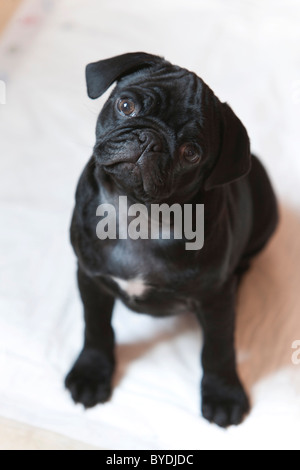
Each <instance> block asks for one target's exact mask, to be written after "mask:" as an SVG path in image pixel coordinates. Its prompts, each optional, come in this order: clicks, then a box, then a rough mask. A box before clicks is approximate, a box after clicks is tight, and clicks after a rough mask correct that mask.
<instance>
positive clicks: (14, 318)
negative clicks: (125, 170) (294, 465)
mask: <svg viewBox="0 0 300 470" xmlns="http://www.w3.org/2000/svg"><path fill="white" fill-rule="evenodd" d="M40 12H44V13H41V14H40ZM35 15H37V16H38V22H37V23H38V24H37V25H36V29H34V28H33V29H32V30H29V29H28V28H29V27H30V24H31V23H35V21H34V16H35ZM24 17H27V22H26V21H25V23H24V22H23V23H22V18H23V19H24ZM28 17H29V21H28ZM30 17H31V19H32V17H33V21H30ZM299 22H300V5H299V1H298V0H295V1H293V0H284V1H279V0H243V1H240V0H239V1H237V0H226V2H225V1H222V0H209V1H204V0H185V1H179V0H152V1H151V2H145V1H141V0H126V1H124V0H107V1H105V0H60V1H51V0H49V1H38V0H32V1H31V0H28V1H27V2H25V6H24V7H23V10H22V11H21V13H19V15H18V17H16V18H15V22H14V24H13V25H12V27H11V29H10V31H7V34H6V36H4V37H3V38H2V40H1V41H2V42H1V41H0V72H1V73H0V79H4V78H5V81H6V82H7V104H6V105H0V148H1V157H0V201H1V202H0V220H1V228H0V269H1V271H0V414H1V415H3V416H5V417H9V418H14V419H17V420H20V421H23V422H27V423H31V424H33V425H36V426H39V427H42V428H45V429H50V430H54V431H57V432H59V433H61V434H65V435H68V436H71V437H73V438H75V439H77V440H82V441H85V442H87V443H90V444H93V445H96V446H100V447H104V448H109V449H115V448H121V449H127V448H133V449H142V448H144V449H145V448H151V449H165V448H167V449H191V448H196V449H202V448H204V449H219V448H227V449H229V448H232V449H237V448H290V447H299V444H298V443H299V437H298V435H297V433H298V429H299V423H300V419H299V418H300V409H299V405H300V402H299V395H298V394H297V393H296V391H295V389H294V388H293V387H292V386H291V385H290V375H291V374H293V373H294V371H291V370H290V369H289V370H283V371H279V372H278V373H277V374H276V375H274V376H273V377H269V378H268V379H265V380H263V381H262V382H261V383H258V384H256V386H255V388H254V390H253V391H252V398H253V400H254V408H253V411H252V414H251V415H250V417H249V418H248V419H247V420H246V422H245V423H244V424H243V425H242V426H241V427H239V428H234V429H230V430H229V431H223V430H220V429H218V428H217V427H215V426H211V425H209V424H208V423H206V421H204V420H203V419H202V418H201V417H200V395H199V384H200V378H201V370H200V366H199V363H200V359H199V358H200V356H199V353H200V344H201V332H200V330H198V327H197V325H196V322H195V321H194V319H192V318H187V319H185V318H181V319H174V320H173V319H172V320H153V319H150V318H148V317H143V316H137V315H134V314H132V313H128V312H127V311H125V309H124V308H121V307H120V308H118V311H117V312H116V315H115V319H114V323H115V326H116V332H117V339H118V343H119V347H118V349H117V355H118V360H119V368H118V372H117V377H116V388H115V392H114V395H113V398H112V401H111V402H110V403H108V404H106V405H105V406H102V407H97V408H96V409H94V410H91V411H89V412H84V411H83V410H82V409H81V408H80V407H75V406H74V405H73V404H72V402H71V400H70V398H69V395H68V393H67V392H65V390H64V388H63V378H64V375H65V373H66V372H67V371H68V368H69V367H70V365H71V363H72V361H73V359H75V356H76V354H77V353H78V352H79V349H80V347H81V342H82V328H83V324H82V318H81V316H82V314H81V304H80V302H79V299H78V294H77V288H76V282H75V258H74V256H73V254H72V251H71V248H70V245H69V241H68V226H69V221H70V217H71V211H72V206H73V199H74V191H75V186H76V182H77V179H78V177H79V174H80V171H81V169H82V168H83V166H84V165H85V163H86V161H87V160H88V158H89V157H90V155H91V152H92V147H93V145H94V128H95V122H96V118H97V114H98V113H99V111H100V108H101V104H102V103H103V100H102V101H101V100H100V101H96V102H91V101H89V100H88V98H87V96H86V90H85V82H84V68H85V65H86V64H87V63H88V62H90V61H95V60H98V59H102V58H107V57H110V56H113V55H117V54H119V53H123V52H129V51H137V50H140V51H146V52H150V53H154V54H159V55H163V56H165V57H166V58H167V59H168V60H170V61H171V62H174V63H176V64H178V65H181V66H183V67H187V68H189V69H191V70H193V71H195V72H197V73H198V74H199V75H200V76H201V77H202V78H203V79H204V80H205V81H206V82H207V83H208V84H209V86H210V87H211V88H212V89H213V90H214V91H215V93H216V94H217V96H219V97H220V98H221V99H222V100H224V101H227V102H228V103H229V104H230V105H231V106H232V107H233V109H234V110H235V111H236V113H237V114H238V116H239V117H240V118H241V119H242V121H243V122H244V124H245V125H246V127H247V129H248V131H249V134H250V137H251V141H252V147H253V150H254V151H255V152H256V153H258V154H259V155H260V157H261V159H262V161H263V162H264V163H265V165H266V167H267V169H268V171H269V173H270V175H271V177H272V179H273V182H274V185H275V187H276V190H277V193H278V194H279V196H280V198H281V201H285V203H288V204H289V205H291V206H293V207H294V210H295V211H298V212H299V211H300V192H299V182H300V179H299V177H300V155H299V147H300V126H299V124H300V53H299V52H300V51H299V45H300V28H299ZM296 262H297V260H295V263H296ZM295 339H300V338H295ZM297 373H298V374H299V369H298V371H297Z"/></svg>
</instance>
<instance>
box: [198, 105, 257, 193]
mask: <svg viewBox="0 0 300 470" xmlns="http://www.w3.org/2000/svg"><path fill="white" fill-rule="evenodd" d="M221 121H222V128H223V131H222V139H221V149H220V152H219V156H218V160H217V162H216V164H215V166H214V167H213V169H212V171H211V173H210V175H209V176H208V179H207V180H206V183H205V189H206V190H209V189H212V188H215V187H217V186H222V185H224V184H228V183H232V182H233V181H236V180H238V179H240V178H242V177H243V176H246V175H247V173H249V171H250V169H251V153H250V140H249V137H248V134H247V131H246V129H245V127H244V126H243V124H242V123H241V121H240V120H239V118H238V117H237V116H236V115H235V114H234V112H233V111H232V109H231V108H230V107H229V106H228V105H227V104H226V103H223V104H221Z"/></svg>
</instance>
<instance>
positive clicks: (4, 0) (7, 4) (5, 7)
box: [0, 0, 22, 34]
mask: <svg viewBox="0 0 300 470" xmlns="http://www.w3.org/2000/svg"><path fill="white" fill-rule="evenodd" d="M21 2H22V0H0V34H1V33H2V32H3V30H4V28H5V27H6V26H7V24H8V22H9V21H10V19H11V17H12V15H13V14H14V13H15V11H16V10H17V8H18V6H19V5H20V4H21Z"/></svg>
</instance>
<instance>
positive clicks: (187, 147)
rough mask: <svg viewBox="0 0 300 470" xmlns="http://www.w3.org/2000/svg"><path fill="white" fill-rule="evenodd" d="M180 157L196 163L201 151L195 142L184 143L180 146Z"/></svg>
mask: <svg viewBox="0 0 300 470" xmlns="http://www.w3.org/2000/svg"><path fill="white" fill-rule="evenodd" d="M180 154H181V157H182V158H183V159H184V161H185V162H187V163H191V164H196V163H200V161H201V158H202V157H201V151H200V149H199V148H198V146H197V145H195V144H184V145H182V146H181V147H180Z"/></svg>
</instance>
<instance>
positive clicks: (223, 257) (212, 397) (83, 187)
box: [66, 53, 278, 427]
mask: <svg viewBox="0 0 300 470" xmlns="http://www.w3.org/2000/svg"><path fill="white" fill-rule="evenodd" d="M86 77H87V86H88V94H89V96H90V98H93V99H95V98H98V97H100V96H101V95H102V94H103V93H104V92H105V91H106V90H107V89H108V88H109V87H110V86H111V85H112V84H113V83H114V82H116V81H117V86H116V87H115V89H114V90H113V92H112V94H111V95H110V97H109V99H108V101H107V102H106V104H105V105H104V107H103V110H102V112H101V114H100V116H99V119H98V123H97V132H96V135H97V141H96V145H95V149H94V153H93V156H92V158H91V160H90V161H89V163H88V164H87V166H86V168H85V170H84V172H83V174H82V176H81V178H80V181H79V185H78V189H77V193H76V207H75V212H74V216H73V221H72V228H71V238H72V244H73V247H74V250H75V253H76V255H77V257H78V283H79V289H80V293H81V297H82V301H83V304H84V313H85V324H86V329H85V341H84V346H83V350H82V352H81V354H80V356H79V358H78V359H77V361H76V363H75V365H74V366H73V368H72V370H71V372H70V373H69V375H68V376H67V378H66V387H67V388H68V389H69V390H70V392H71V394H72V397H73V399H74V401H75V402H76V403H82V404H83V405H84V406H85V407H87V408H88V407H93V406H95V405H97V404H98V403H103V402H105V401H107V400H108V399H109V397H110V394H111V384H112V376H113V373H114V369H115V359H114V332H113V329H112V326H111V320H112V311H113V307H114V302H115V299H116V298H118V299H121V300H122V301H123V302H124V303H125V304H126V305H127V306H128V307H129V308H130V309H132V310H135V311H136V312H141V313H149V314H151V315H155V316H164V315H171V314H176V313H179V312H193V313H194V314H195V315H196V317H197V318H198V320H199V323H200V325H201V326H202V329H203V335H204V347H203V353H202V364H203V371H204V376H203V380H202V413H203V416H204V417H205V418H206V419H207V420H209V421H210V422H213V423H216V424H218V425H219V426H222V427H227V426H229V425H237V424H239V423H241V422H242V420H243V418H244V416H245V414H246V413H248V411H249V401H248V398H247V395H246V393H245V391H244V388H243V386H242V384H241V382H240V380H239V377H238V374H237V369H236V355H235V346H234V337H235V304H236V294H237V288H238V285H239V281H240V279H241V276H242V274H243V273H244V272H245V271H246V270H247V269H248V267H249V262H250V260H251V259H252V257H253V256H254V255H256V254H257V253H258V252H259V251H260V250H262V248H263V247H264V246H265V245H266V243H267V241H268V240H269V238H270V237H271V235H272V234H273V232H274V230H275V228H276V225H277V220H278V213H277V205H276V200H275V196H274V193H273V190H272V187H271V184H270V182H269V179H268V176H267V174H266V172H265V170H264V168H263V166H262V165H261V163H260V162H259V161H258V159H257V158H256V157H254V156H251V153H250V142H249V138H248V135H247V131H246V129H245V127H244V126H243V124H242V123H241V121H240V120H239V119H238V118H237V116H236V115H235V114H234V112H233V111H232V110H231V108H230V107H229V106H228V105H227V104H225V103H221V102H220V101H219V99H218V98H217V97H216V96H215V95H214V93H213V92H212V90H211V89H210V88H209V87H208V86H207V85H206V84H205V83H204V82H203V80H201V79H200V78H199V77H197V76H196V75H195V74H194V73H191V72H189V71H187V70H185V69H182V68H180V67H177V66H174V65H172V64H171V63H169V62H167V61H166V60H164V59H163V58H160V57H157V56H153V55H149V54H145V53H131V54H125V55H121V56H119V57H114V58H112V59H108V60H103V61H100V62H97V63H93V64H90V65H88V67H87V71H86ZM119 196H127V198H128V204H134V203H142V204H144V205H145V206H147V207H150V206H151V204H153V203H160V204H161V203H166V204H174V203H177V204H180V205H184V204H187V203H189V204H192V205H193V206H196V205H197V204H204V205H205V244H204V247H203V249H201V250H198V251H194V250H191V251H188V250H186V241H187V240H186V239H185V238H183V239H182V240H178V239H174V237H172V238H171V239H170V240H165V239H163V237H162V236H160V237H159V239H155V240H152V239H149V240H145V239H137V240H132V239H130V238H127V239H123V238H125V237H123V238H122V237H119V238H118V237H117V238H116V239H111V238H107V239H106V240H100V239H99V238H98V236H97V234H96V228H97V224H98V223H99V217H98V216H97V215H96V213H97V208H98V206H99V205H100V204H112V205H113V206H115V207H116V208H118V204H119V203H118V201H119ZM102 215H103V214H102ZM119 217H120V218H121V217H123V215H122V214H121V215H119ZM120 218H119V220H118V223H119V222H120ZM173 222H174V221H173ZM173 228H174V227H173Z"/></svg>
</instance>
